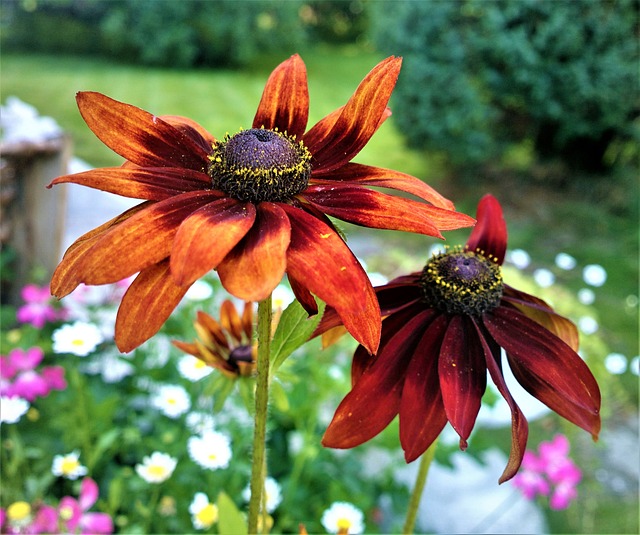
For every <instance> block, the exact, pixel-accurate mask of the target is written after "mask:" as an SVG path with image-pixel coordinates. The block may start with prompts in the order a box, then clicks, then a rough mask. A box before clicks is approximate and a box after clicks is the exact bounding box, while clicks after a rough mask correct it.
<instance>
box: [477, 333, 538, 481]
mask: <svg viewBox="0 0 640 535" xmlns="http://www.w3.org/2000/svg"><path fill="white" fill-rule="evenodd" d="M472 321H473V324H474V326H475V328H476V332H477V333H478V338H479V339H480V344H481V345H482V349H483V351H484V359H485V363H486V365H487V369H488V370H489V375H490V376H491V380H492V381H493V383H494V384H495V385H496V388H497V389H498V391H499V392H500V394H502V397H503V398H504V400H505V401H506V402H507V405H509V409H510V410H511V452H510V453H509V461H508V462H507V466H506V467H505V469H504V471H503V472H502V475H501V476H500V479H499V480H498V482H499V483H504V482H505V481H508V480H509V479H511V478H512V477H513V476H515V475H516V472H517V471H518V468H520V465H521V464H522V458H523V457H524V453H525V450H526V448H527V439H528V438H529V424H528V423H527V419H526V418H525V417H524V414H523V413H522V411H521V410H520V407H518V404H517V403H516V402H515V400H514V399H513V397H512V396H511V393H510V392H509V388H508V387H507V383H506V382H505V380H504V375H503V374H502V367H501V365H500V364H499V362H500V360H499V359H500V347H498V346H497V344H496V343H495V342H494V341H493V340H491V338H490V337H489V338H487V337H485V332H484V331H483V328H484V327H483V326H482V325H478V324H477V323H476V321H475V320H472Z"/></svg>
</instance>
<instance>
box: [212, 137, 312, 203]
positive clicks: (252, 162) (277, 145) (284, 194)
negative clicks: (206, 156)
mask: <svg viewBox="0 0 640 535" xmlns="http://www.w3.org/2000/svg"><path fill="white" fill-rule="evenodd" d="M210 159H211V164H210V165H209V176H211V181H212V183H213V187H214V188H216V189H220V190H222V191H224V192H225V193H226V194H227V195H229V196H230V197H233V198H234V199H238V200H239V201H244V202H246V201H249V202H253V203H259V202H261V201H275V202H282V201H287V200H289V199H290V198H291V197H293V196H294V195H296V194H298V193H300V192H301V191H303V190H304V189H305V188H306V187H307V185H308V184H309V176H310V175H311V153H310V152H309V151H308V150H307V148H306V147H305V146H304V144H303V143H302V141H300V142H299V143H296V142H295V140H294V138H292V137H290V136H288V135H286V134H282V133H280V132H278V131H276V130H266V129H264V128H252V129H251V130H242V131H240V132H238V133H237V134H235V135H234V136H232V137H229V136H228V135H227V136H225V138H224V139H223V140H222V141H219V142H218V143H216V145H214V147H213V154H212V155H211V156H210Z"/></svg>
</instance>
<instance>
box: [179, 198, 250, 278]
mask: <svg viewBox="0 0 640 535" xmlns="http://www.w3.org/2000/svg"><path fill="white" fill-rule="evenodd" d="M255 218H256V209H255V207H254V206H253V204H251V203H241V202H239V201H236V200H235V199H231V198H229V197H225V198H223V199H219V200H216V201H215V202H212V203H209V204H207V205H205V206H203V207H202V208H200V209H199V210H196V211H194V212H193V213H192V214H191V215H189V217H187V218H186V219H185V220H184V221H183V222H182V224H181V225H180V228H179V229H178V230H177V233H176V235H175V240H174V242H173V249H172V251H171V274H172V275H173V278H174V280H175V281H176V283H177V284H179V285H183V284H192V283H193V282H194V281H196V280H197V279H199V278H200V277H202V276H203V275H204V274H206V273H207V272H209V271H211V270H212V269H213V268H215V267H216V266H217V265H218V264H219V263H220V262H222V260H223V259H224V257H225V256H226V255H227V254H228V253H229V251H231V250H232V249H233V248H234V247H235V246H236V244H237V243H238V242H239V241H240V240H241V239H242V238H244V236H245V235H246V234H247V232H249V229H250V228H251V226H252V225H253V223H254V221H255Z"/></svg>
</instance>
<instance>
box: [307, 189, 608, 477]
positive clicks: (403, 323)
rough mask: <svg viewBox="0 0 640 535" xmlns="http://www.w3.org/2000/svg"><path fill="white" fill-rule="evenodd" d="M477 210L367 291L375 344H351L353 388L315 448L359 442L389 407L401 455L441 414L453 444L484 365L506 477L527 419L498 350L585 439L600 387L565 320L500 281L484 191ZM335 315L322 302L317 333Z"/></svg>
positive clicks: (432, 433)
mask: <svg viewBox="0 0 640 535" xmlns="http://www.w3.org/2000/svg"><path fill="white" fill-rule="evenodd" d="M477 219H478V224H477V225H476V227H475V228H474V230H473V232H472V234H471V237H470V238H469V240H468V242H467V245H466V247H465V248H464V249H455V250H453V251H450V252H445V253H442V254H439V255H437V256H434V257H433V258H432V259H431V260H429V261H428V262H427V264H426V266H425V268H424V269H423V271H422V272H418V273H413V274H411V275H407V276H403V277H399V278H397V279H395V280H393V281H391V282H390V283H388V284H386V285H384V286H380V287H378V288H376V294H377V296H378V299H379V302H380V308H381V311H382V315H383V317H384V318H385V319H384V320H383V322H382V339H381V341H380V351H379V353H378V355H377V356H376V357H375V358H372V357H370V356H369V355H368V354H367V352H366V351H365V350H364V348H363V347H362V346H359V347H358V348H357V350H356V352H355V354H354V359H353V367H352V384H353V389H352V390H351V392H350V393H349V394H348V395H347V396H346V397H345V398H344V400H343V401H342V403H341V404H340V406H339V407H338V410H337V411H336V413H335V416H334V417H333V421H332V422H331V424H330V425H329V427H328V429H327V431H326V433H325V435H324V438H323V441H322V442H323V444H324V445H325V446H329V447H333V448H351V447H354V446H357V445H359V444H362V443H363V442H366V441H367V440H369V439H371V438H372V437H374V436H375V435H377V434H378V433H380V431H382V430H383V429H384V428H385V427H386V426H387V425H388V424H389V423H390V422H391V420H393V418H394V417H395V416H396V415H398V414H399V416H400V443H401V445H402V448H403V450H404V452H405V459H406V460H407V462H411V461H413V460H414V459H416V458H417V457H419V456H420V455H421V454H422V453H423V452H424V451H425V450H426V449H427V448H428V447H429V446H430V445H431V444H432V443H433V441H434V440H435V439H436V438H437V436H438V435H439V434H440V432H441V431H442V429H443V428H444V426H445V424H446V423H447V422H450V423H451V425H452V426H453V428H454V429H455V430H456V432H457V433H458V434H459V435H460V447H461V448H462V449H465V448H466V446H467V439H468V438H469V435H470V434H471V431H472V429H473V426H474V424H475V421H476V417H477V414H478V411H479V409H480V403H481V398H482V395H483V393H484V391H485V387H486V380H487V371H488V372H489V376H490V377H491V379H492V381H493V382H494V383H495V385H496V387H497V388H498V390H499V391H500V393H501V394H502V396H503V397H504V399H505V400H506V402H507V403H508V405H509V407H510V409H511V416H512V445H511V455H510V458H509V462H508V464H507V467H506V468H505V470H504V473H503V474H502V476H501V478H500V482H503V481H506V480H508V479H510V478H512V477H513V476H514V475H515V473H516V472H517V470H518V468H519V466H520V463H521V462H522V457H523V455H524V452H525V447H526V443H527V435H528V425H527V421H526V419H525V417H524V415H523V413H522V412H521V410H520V408H519V407H518V405H517V404H516V402H515V400H514V399H513V398H512V396H511V394H510V393H509V390H508V388H507V385H506V384H505V380H504V376H503V370H502V358H501V348H503V349H504V350H505V352H506V355H507V362H508V364H509V367H510V368H511V370H512V371H513V374H514V376H515V377H516V379H517V380H518V382H519V383H520V384H521V385H522V386H523V387H524V388H525V389H526V390H527V391H528V392H529V393H531V394H532V395H533V396H535V397H536V398H537V399H539V400H540V401H542V402H543V403H544V404H546V405H547V406H548V407H549V408H550V409H552V410H553V411H555V412H556V413H558V414H559V415H560V416H563V417H564V418H566V419H567V420H569V421H570V422H572V423H574V424H576V425H577V426H579V427H581V428H583V429H585V430H586V431H588V432H589V433H591V434H592V436H593V438H594V440H595V439H597V436H598V432H599V430H600V391H599V388H598V384H597V383H596V380H595V379H594V377H593V375H592V374H591V372H590V371H589V368H588V367H587V365H586V364H585V363H584V361H583V360H582V359H581V358H580V356H579V355H578V354H577V353H576V351H577V349H578V333H577V329H576V328H575V326H574V325H573V323H571V322H570V321H569V320H568V319H566V318H564V317H562V316H560V315H558V314H556V313H555V312H554V311H553V310H552V309H551V307H549V306H548V305H547V304H546V303H545V302H544V301H542V300H540V299H537V298H535V297H533V296H531V295H529V294H526V293H524V292H520V291H518V290H516V289H514V288H512V287H510V286H508V285H506V284H504V283H503V281H502V274H501V269H500V266H501V265H502V263H503V260H504V255H505V251H506V248H507V229H506V225H505V222H504V219H503V217H502V208H501V206H500V204H499V203H498V201H497V200H496V199H495V198H494V197H492V196H490V195H487V196H485V197H484V198H483V199H482V200H481V201H480V203H479V205H478V213H477ZM338 323H339V318H338V317H337V316H336V314H335V313H334V312H333V311H331V310H329V311H328V312H327V313H326V314H325V317H324V318H323V321H322V324H321V327H320V331H323V330H325V329H328V328H331V327H332V326H334V325H336V324H338ZM320 331H319V332H320Z"/></svg>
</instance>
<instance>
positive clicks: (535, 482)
mask: <svg viewBox="0 0 640 535" xmlns="http://www.w3.org/2000/svg"><path fill="white" fill-rule="evenodd" d="M542 468H543V465H542V463H541V460H540V459H539V458H538V457H537V456H536V454H535V453H532V452H530V451H525V453H524V457H523V458H522V464H521V465H520V471H519V472H518V473H517V474H516V475H515V476H514V478H513V484H514V485H515V486H516V487H517V488H518V489H520V492H522V494H523V495H524V496H525V498H527V499H528V500H533V499H534V498H535V497H536V496H537V495H541V496H548V495H549V491H550V488H549V483H548V482H547V480H546V479H545V477H544V475H543V474H542V473H541V471H542Z"/></svg>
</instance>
